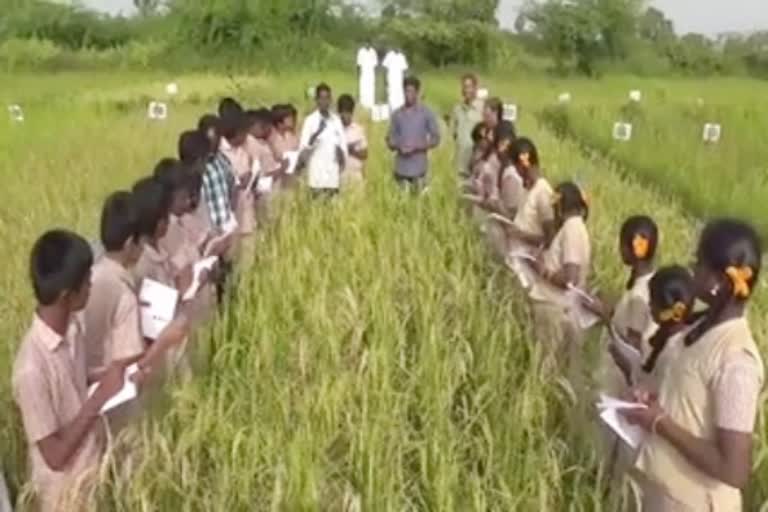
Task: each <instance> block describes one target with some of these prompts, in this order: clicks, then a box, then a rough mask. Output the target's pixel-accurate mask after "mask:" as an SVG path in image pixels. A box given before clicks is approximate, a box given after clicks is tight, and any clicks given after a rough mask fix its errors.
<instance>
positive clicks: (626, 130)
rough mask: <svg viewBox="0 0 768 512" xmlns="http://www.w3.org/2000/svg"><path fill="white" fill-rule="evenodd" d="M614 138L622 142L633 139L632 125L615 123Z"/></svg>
mask: <svg viewBox="0 0 768 512" xmlns="http://www.w3.org/2000/svg"><path fill="white" fill-rule="evenodd" d="M613 138H614V139H615V140H620V141H624V142H626V141H628V140H631V139H632V125H631V124H630V123H614V125H613Z"/></svg>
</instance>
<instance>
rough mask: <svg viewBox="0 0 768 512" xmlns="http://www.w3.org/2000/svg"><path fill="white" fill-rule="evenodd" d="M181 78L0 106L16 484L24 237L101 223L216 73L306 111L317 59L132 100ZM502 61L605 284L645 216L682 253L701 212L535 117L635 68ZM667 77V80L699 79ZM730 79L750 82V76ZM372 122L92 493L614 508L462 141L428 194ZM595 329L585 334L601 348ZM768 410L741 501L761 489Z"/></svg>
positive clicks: (6, 420)
mask: <svg viewBox="0 0 768 512" xmlns="http://www.w3.org/2000/svg"><path fill="white" fill-rule="evenodd" d="M322 78H323V79H327V80H328V81H329V82H331V83H332V84H334V85H337V84H342V85H340V86H338V87H337V88H336V90H337V92H342V89H343V88H348V89H349V88H351V87H352V86H353V84H354V81H353V80H352V79H351V77H350V76H344V75H342V74H340V73H333V74H330V75H329V76H328V77H322ZM45 79H46V78H45V77H40V80H45ZM168 79H169V78H168V77H164V76H161V75H158V76H146V77H143V78H142V79H138V78H137V79H136V80H135V81H132V82H131V83H129V84H124V85H123V86H117V85H114V86H112V85H107V86H105V87H104V88H100V87H98V81H97V80H98V77H93V76H89V77H88V78H87V79H85V78H84V79H83V83H82V85H83V86H82V88H81V91H80V92H79V93H78V94H76V95H74V96H73V97H71V98H69V99H67V100H66V101H63V100H62V101H60V100H59V99H58V96H56V95H55V93H52V92H50V91H51V89H54V88H55V87H56V86H57V85H60V82H59V83H58V84H57V81H56V79H54V78H50V79H49V80H48V81H49V87H50V89H46V88H45V87H42V86H40V85H37V86H36V87H39V90H37V91H30V92H29V94H28V95H27V98H29V101H30V104H31V105H33V106H31V107H30V108H29V111H28V115H27V118H28V120H27V121H26V122H25V123H23V124H18V125H15V124H10V123H3V122H0V140H2V141H3V142H2V145H0V179H2V181H3V183H4V185H5V186H4V195H3V201H2V203H0V213H1V214H0V234H2V236H1V237H0V240H1V241H0V249H2V251H3V254H5V256H6V258H5V262H6V271H5V272H4V273H3V283H2V286H3V290H6V296H7V298H6V300H5V301H4V302H3V306H2V318H3V322H2V324H0V334H1V335H2V339H4V340H5V343H4V344H3V345H1V346H0V375H3V376H5V377H4V378H3V379H2V380H1V381H0V391H2V392H1V393H0V410H2V411H4V412H6V411H7V412H8V413H9V414H2V415H0V432H2V434H0V461H2V463H3V465H4V469H5V472H6V476H7V478H8V479H9V480H10V481H11V483H12V486H13V487H14V489H17V488H18V486H19V484H20V483H21V482H22V480H23V476H24V467H25V464H24V453H25V448H24V446H23V437H22V433H21V431H20V423H19V419H18V415H17V414H14V413H11V412H12V411H14V406H13V403H12V397H11V395H10V387H9V381H10V378H9V377H10V368H11V364H12V361H13V355H14V353H15V348H16V346H17V344H18V341H19V338H20V336H21V334H22V333H23V331H24V329H25V327H26V325H27V323H28V321H29V319H30V315H31V308H32V306H33V301H32V297H31V293H30V290H29V285H28V283H27V276H26V259H27V256H28V251H29V248H30V247H31V244H32V242H33V241H34V239H35V238H36V237H37V236H38V235H39V234H40V233H41V232H42V231H43V230H44V229H47V228H50V227H54V226H66V227H70V228H73V229H76V230H78V231H79V232H81V233H84V234H86V235H88V236H90V237H92V236H93V234H94V233H95V226H96V223H97V217H98V211H99V207H100V204H101V202H102V200H103V198H104V197H105V196H106V195H107V194H108V193H109V192H111V191H112V190H114V189H116V188H120V187H127V186H129V185H130V184H131V183H132V181H133V180H135V179H136V178H138V177H139V176H141V175H143V174H145V173H147V172H148V171H149V169H150V168H151V166H152V164H153V163H154V161H155V160H157V159H159V158H160V157H162V156H166V155H169V154H172V153H173V152H174V148H175V138H176V135H177V133H178V132H180V131H181V130H183V129H185V128H187V127H189V126H191V125H193V124H194V123H195V120H196V118H197V116H198V115H200V114H202V113H203V111H205V110H210V109H212V108H213V103H212V100H213V99H214V98H215V97H217V96H218V95H221V94H237V95H238V96H241V97H244V98H245V99H246V101H248V102H254V103H255V102H265V103H271V102H273V101H278V100H283V99H285V98H286V97H288V98H292V99H294V101H297V102H299V101H300V102H301V103H300V104H301V107H302V110H305V109H306V108H308V105H307V104H306V103H305V102H304V100H302V99H301V98H302V92H303V90H304V88H305V85H306V84H308V83H312V82H314V81H316V80H314V79H313V77H311V76H308V75H302V74H293V75H291V74H286V75H283V76H263V77H256V78H252V79H248V80H245V79H242V80H238V79H232V78H223V77H222V78H219V77H202V78H201V77H190V78H189V82H187V84H189V85H187V86H185V77H181V78H179V79H178V81H179V83H180V85H181V88H182V91H186V90H189V91H190V93H189V96H185V97H183V98H181V99H177V100H176V103H175V104H174V105H173V106H172V110H171V117H170V119H169V120H168V121H167V122H165V123H152V122H149V121H148V120H146V119H145V115H144V111H143V107H142V101H143V100H137V99H136V98H137V97H140V98H141V97H143V96H142V95H144V96H146V97H152V96H154V95H157V94H161V92H157V91H158V89H159V90H160V91H162V87H161V85H162V84H163V83H164V81H165V80H168ZM67 80H70V81H71V82H69V83H76V80H75V78H74V77H72V76H70V77H68V78H67ZM108 80H109V81H112V79H108ZM424 82H425V86H426V91H425V93H426V96H427V99H428V102H429V103H430V104H431V105H433V106H434V108H435V109H436V110H437V111H438V112H440V113H443V112H446V111H447V110H448V109H449V107H450V104H451V102H452V100H453V98H454V97H455V96H456V95H457V89H458V86H457V83H456V80H455V78H454V77H453V76H451V77H447V76H444V75H430V76H428V77H426V78H425V80H424ZM105 83H106V82H105ZM111 83H114V82H111ZM237 83H240V84H241V86H240V87H239V88H238V86H237V85H233V84H237ZM490 83H491V87H492V94H493V93H494V92H500V93H502V95H503V96H505V97H511V98H514V100H515V101H518V102H519V103H520V105H521V107H522V119H521V132H523V133H525V134H527V135H530V136H531V137H532V138H533V139H534V140H536V141H537V143H538V145H539V147H540V150H541V154H542V155H541V156H542V161H543V164H544V169H545V173H546V174H547V175H548V176H549V177H550V178H551V180H552V181H553V182H556V181H558V180H562V179H566V178H573V177H576V178H577V179H578V180H579V181H580V182H581V183H582V184H583V185H584V186H585V187H586V188H587V189H588V191H589V194H590V196H591V198H592V200H591V216H590V220H589V228H590V231H591V234H592V240H593V246H594V251H593V252H594V269H593V270H594V277H593V282H594V283H595V285H597V286H600V287H601V289H603V290H613V291H618V290H620V287H621V284H622V283H623V281H624V278H625V276H624V274H623V269H622V268H621V267H620V264H619V259H618V257H617V255H616V236H617V231H618V227H619V224H620V221H621V219H622V218H623V217H625V216H628V215H630V214H635V213H641V212H644V213H650V214H652V215H653V216H654V218H656V219H657V221H658V222H659V224H660V225H661V227H662V231H663V234H662V238H663V239H662V244H663V245H662V259H663V260H664V261H665V262H671V261H676V262H683V263H684V262H687V261H688V260H689V259H690V254H691V248H692V244H693V242H694V238H695V234H696V227H697V226H698V224H699V222H698V219H697V218H696V217H694V215H693V212H692V211H689V210H688V207H687V203H684V202H683V201H681V200H678V199H677V198H676V196H675V195H674V194H660V193H659V190H658V189H657V188H656V187H648V186H646V182H645V180H642V179H638V178H636V177H634V176H633V175H632V173H631V172H627V169H623V168H619V167H618V166H617V165H616V163H615V162H614V161H613V159H610V158H604V157H602V156H600V155H596V154H591V155H589V154H585V152H584V151H583V148H582V146H581V145H580V144H578V143H576V142H572V141H569V140H561V139H559V138H558V137H556V136H555V134H553V133H552V132H551V131H549V130H548V129H547V128H545V127H543V126H539V125H538V124H537V122H536V116H535V114H537V113H538V112H539V111H540V110H541V109H542V108H544V107H545V106H547V105H549V104H551V103H553V102H554V100H555V98H556V95H557V94H558V93H559V92H562V91H565V90H569V91H570V92H572V93H573V94H574V98H575V99H574V103H575V105H574V107H575V106H576V104H578V103H580V102H582V101H583V102H587V101H593V102H595V103H596V104H597V105H599V104H600V103H601V101H602V99H603V98H601V94H600V85H598V84H602V87H603V88H604V91H608V92H604V94H603V95H602V96H604V98H609V97H616V98H617V100H616V102H617V103H616V104H617V105H619V104H620V103H621V101H622V100H621V99H620V98H621V97H622V95H625V92H622V91H624V90H625V88H627V85H628V84H629V80H628V79H627V80H624V79H616V80H615V81H606V82H600V83H598V84H595V83H594V82H586V81H568V82H546V81H543V80H542V81H533V82H531V83H526V82H523V81H519V80H514V79H510V80H505V79H503V78H499V79H497V80H491V82H490ZM654 83H655V84H656V87H658V88H659V89H663V90H666V91H669V92H668V94H670V95H672V94H677V93H679V92H681V91H684V90H685V88H686V87H687V86H690V85H691V82H686V83H678V82H670V83H669V84H665V83H664V82H662V81H658V82H654ZM720 86H721V87H722V88H723V90H719V89H717V86H716V84H715V85H712V84H710V85H707V86H706V87H707V88H708V89H710V90H712V91H716V93H717V94H719V95H721V97H725V96H727V91H725V90H724V89H725V88H727V87H729V86H730V82H723V83H722V84H720ZM649 87H650V85H649ZM734 87H735V86H734ZM738 87H740V89H738V90H744V91H747V90H751V87H752V82H748V81H744V83H740V84H739V85H738ZM713 94H714V93H713ZM606 102H610V100H608V99H607V100H606ZM579 108H580V107H579ZM368 128H369V139H370V141H371V151H370V153H371V155H372V156H371V161H370V162H369V164H368V180H367V182H366V184H365V186H364V187H363V188H362V189H359V190H352V191H348V192H347V193H345V194H343V195H342V196H341V197H340V198H339V199H338V200H336V201H332V202H328V203H322V202H315V201H311V200H310V199H309V196H308V194H307V193H306V191H305V190H303V189H299V190H296V191H292V192H290V193H288V194H286V195H285V196H284V197H281V198H280V199H279V200H278V201H277V204H276V205H275V212H274V220H273V222H271V223H270V224H268V225H267V226H265V227H264V229H263V230H262V231H261V232H260V233H259V240H258V244H257V249H256V259H255V262H254V265H253V267H252V269H251V270H250V271H248V272H247V273H246V274H244V275H242V276H241V277H240V279H239V282H238V288H237V292H236V293H235V298H234V300H233V301H232V302H231V303H229V304H228V305H227V307H226V309H225V311H223V313H222V315H221V317H220V318H219V319H218V320H217V321H216V322H215V324H214V325H212V326H211V328H210V331H209V333H208V336H205V337H203V339H202V340H201V341H200V347H199V348H200V349H201V350H200V351H201V353H203V354H204V355H205V362H206V364H205V365H204V367H203V368H202V369H201V371H200V372H199V373H198V374H196V375H195V377H194V378H193V379H191V380H189V381H185V382H178V383H174V385H173V386H172V387H171V388H170V389H169V398H170V400H169V402H170V404H171V406H170V407H169V408H168V410H167V411H163V412H160V413H157V414H155V415H152V416H151V417H148V418H146V419H145V420H144V421H142V422H141V423H140V424H139V425H137V426H136V427H135V428H134V429H133V432H131V434H132V437H133V440H134V443H135V447H134V451H133V452H132V454H131V456H130V457H129V459H128V460H125V459H120V460H119V461H118V462H117V463H116V464H114V465H109V464H108V465H107V466H106V467H105V472H104V481H105V485H104V486H103V488H102V492H101V494H100V496H99V506H98V507H97V509H98V510H116V511H154V510H176V511H178V512H187V511H208V510H233V511H235V510H237V511H239V510H244V511H245V510H248V511H251V510H276V511H277V510H280V511H282V510H286V511H295V510H355V507H354V505H352V506H350V503H354V502H356V500H359V503H360V510H366V511H368V510H547V511H561V510H562V511H574V512H575V511H584V512H587V511H590V512H591V511H608V510H611V509H609V508H608V506H607V505H605V504H604V503H603V496H604V495H603V489H602V487H601V475H602V474H601V469H600V467H599V458H598V453H597V450H596V447H595V444H594V440H593V439H592V436H591V433H590V427H591V425H592V423H593V418H592V415H591V414H589V412H591V409H592V408H591V395H590V392H589V390H579V392H578V393H574V390H573V389H572V388H571V387H570V386H569V385H567V384H566V383H565V382H564V381H563V380H562V379H559V378H556V377H555V376H553V375H549V374H546V375H545V374H539V373H538V372H536V371H535V368H536V366H537V365H536V363H537V358H538V354H537V349H536V345H535V344H534V343H533V342H532V339H531V331H530V322H529V319H528V315H527V312H526V308H525V302H524V300H523V298H522V297H521V296H520V294H519V292H518V291H517V289H516V287H515V285H514V281H513V279H512V278H511V277H510V276H509V274H508V272H507V271H506V270H505V269H503V268H501V267H499V266H498V265H496V264H495V263H493V262H492V260H491V258H490V255H489V253H488V251H487V250H486V248H485V244H484V240H483V238H482V236H481V235H480V233H479V232H478V230H477V229H476V226H475V225H474V224H473V223H472V221H471V220H470V219H469V218H468V217H467V216H466V215H465V214H464V210H463V208H462V205H460V204H459V203H458V202H457V193H456V181H455V177H454V176H453V170H452V169H453V167H452V165H451V162H450V155H451V144H450V143H449V142H448V141H446V143H444V144H443V146H442V147H441V149H440V150H439V151H438V152H437V153H436V154H435V155H433V159H432V171H433V177H434V179H433V182H432V185H431V187H430V191H429V192H428V193H427V194H425V195H423V196H421V197H412V196H410V195H407V194H403V193H401V192H399V191H398V190H397V189H396V188H395V186H394V184H393V183H392V180H391V169H392V167H391V166H392V162H391V157H390V155H389V154H388V152H387V151H386V150H385V148H384V145H383V140H384V133H385V127H384V126H382V125H368ZM727 133H728V134H729V135H728V136H729V137H730V131H729V132H727ZM734 136H735V134H734ZM628 147H629V146H628ZM637 155H640V152H638V153H637ZM630 156H631V155H630ZM675 192H676V191H675ZM681 197H682V195H681ZM767 297H768V295H767V294H766V292H765V291H764V290H763V289H761V290H760V292H759V293H758V295H757V297H756V300H755V305H754V306H753V315H752V320H753V327H754V329H755V333H756V336H757V338H758V340H759V343H760V345H761V347H763V348H766V346H767V345H766V342H765V339H766V338H765V335H766V328H767V327H768V322H766V320H765V319H764V317H765V315H764V313H765V312H766V311H768V302H766V300H767ZM593 338H594V337H593ZM596 349H597V347H596V343H595V339H591V341H590V342H589V343H588V345H587V346H586V347H585V350H584V353H585V359H586V361H587V363H585V367H586V368H587V369H589V370H591V369H592V368H593V358H594V352H595V351H596ZM766 419H767V418H766V413H765V411H764V409H761V413H760V418H759V426H758V431H757V432H758V434H757V435H756V440H757V441H756V447H755V459H754V466H755V467H754V472H753V475H754V476H753V481H752V484H751V486H750V489H749V491H748V493H747V494H748V502H749V504H748V508H747V510H759V509H760V506H761V505H762V506H765V505H766V504H768V477H767V476H766V475H768V460H766V457H767V456H768V447H767V446H766V441H767V440H768V424H767V423H766Z"/></svg>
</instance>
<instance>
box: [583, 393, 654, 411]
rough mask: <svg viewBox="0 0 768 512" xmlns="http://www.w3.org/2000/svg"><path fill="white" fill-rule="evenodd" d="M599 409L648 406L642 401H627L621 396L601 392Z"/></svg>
mask: <svg viewBox="0 0 768 512" xmlns="http://www.w3.org/2000/svg"><path fill="white" fill-rule="evenodd" d="M596 405H597V408H598V409H617V410H618V409H645V408H647V407H648V406H647V405H645V404H641V403H640V402H627V401H626V400H621V399H619V398H614V397H612V396H608V395H606V394H605V393H600V401H599V402H597V404H596Z"/></svg>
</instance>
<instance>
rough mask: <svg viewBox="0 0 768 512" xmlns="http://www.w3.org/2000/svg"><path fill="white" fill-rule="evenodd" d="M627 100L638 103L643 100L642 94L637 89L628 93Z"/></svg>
mask: <svg viewBox="0 0 768 512" xmlns="http://www.w3.org/2000/svg"><path fill="white" fill-rule="evenodd" d="M629 99H630V101H634V102H640V101H641V100H642V99H643V93H642V92H640V91H639V90H637V89H635V90H634V91H629Z"/></svg>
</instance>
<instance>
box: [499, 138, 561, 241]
mask: <svg viewBox="0 0 768 512" xmlns="http://www.w3.org/2000/svg"><path fill="white" fill-rule="evenodd" d="M512 163H513V165H514V166H515V169H516V170H517V172H518V174H519V175H520V179H521V180H522V181H523V187H524V188H525V194H524V197H523V200H522V202H521V204H520V208H519V209H518V210H517V214H516V215H515V219H514V226H506V230H507V236H508V237H509V238H510V239H511V240H510V245H511V246H512V247H513V248H514V247H521V248H526V249H527V250H530V249H531V248H542V247H547V246H548V245H549V242H550V241H551V240H552V238H553V237H554V236H555V222H554V221H555V218H554V211H553V209H552V204H553V199H554V191H553V190H552V186H551V185H550V184H549V182H548V181H547V180H546V179H545V178H544V177H543V176H542V175H541V170H540V169H539V153H538V150H537V149H536V146H535V145H534V143H533V141H531V140H530V139H527V138H524V137H522V138H519V139H517V140H515V142H514V144H513V146H512Z"/></svg>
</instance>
